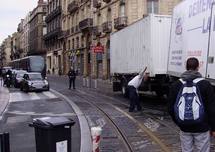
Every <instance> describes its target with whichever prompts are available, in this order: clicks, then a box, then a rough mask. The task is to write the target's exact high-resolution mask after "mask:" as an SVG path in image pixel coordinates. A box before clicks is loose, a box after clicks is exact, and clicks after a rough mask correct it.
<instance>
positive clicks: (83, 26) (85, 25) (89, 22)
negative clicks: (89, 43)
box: [79, 18, 93, 31]
mask: <svg viewBox="0 0 215 152" xmlns="http://www.w3.org/2000/svg"><path fill="white" fill-rule="evenodd" d="M92 26H93V19H92V18H86V19H84V20H82V21H80V22H79V28H80V30H81V31H86V30H90V29H91V28H92Z"/></svg>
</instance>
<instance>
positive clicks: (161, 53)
mask: <svg viewBox="0 0 215 152" xmlns="http://www.w3.org/2000/svg"><path fill="white" fill-rule="evenodd" d="M151 22H152V23H151V25H152V26H151V35H152V36H151V43H152V44H151V48H152V50H153V51H152V57H153V59H152V61H153V62H151V64H152V66H153V69H154V72H156V73H154V74H166V72H167V60H168V50H169V40H170V26H171V19H170V17H169V16H166V17H164V16H157V17H153V18H152V20H151ZM154 74H153V75H154Z"/></svg>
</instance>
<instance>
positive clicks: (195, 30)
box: [167, 0, 215, 82]
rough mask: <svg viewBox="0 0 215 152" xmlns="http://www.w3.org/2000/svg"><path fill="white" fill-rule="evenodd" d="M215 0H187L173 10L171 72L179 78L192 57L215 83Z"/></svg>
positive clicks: (203, 73)
mask: <svg viewBox="0 0 215 152" xmlns="http://www.w3.org/2000/svg"><path fill="white" fill-rule="evenodd" d="M214 42H215V0H185V1H183V2H181V3H180V4H178V5H177V6H176V7H175V8H174V11H173V16H172V28H171V39H170V47H169V55H168V66H167V68H168V69H167V72H168V74H169V75H170V76H174V77H179V76H180V75H181V74H182V73H183V72H184V71H185V62H186V59H187V58H189V57H196V58H198V59H199V61H200V73H201V74H202V75H203V76H204V77H205V78H207V79H209V80H211V81H212V82H213V81H214V80H215V70H214V69H215V62H214V57H215V43H214Z"/></svg>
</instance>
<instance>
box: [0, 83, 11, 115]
mask: <svg viewBox="0 0 215 152" xmlns="http://www.w3.org/2000/svg"><path fill="white" fill-rule="evenodd" d="M9 99H10V95H9V90H8V89H7V88H4V87H0V117H2V115H3V113H4V111H5V109H6V108H7V105H8V104H9Z"/></svg>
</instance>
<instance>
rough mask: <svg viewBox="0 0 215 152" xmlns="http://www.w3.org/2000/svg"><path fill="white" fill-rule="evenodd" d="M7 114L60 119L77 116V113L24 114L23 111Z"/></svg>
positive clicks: (8, 112)
mask: <svg viewBox="0 0 215 152" xmlns="http://www.w3.org/2000/svg"><path fill="white" fill-rule="evenodd" d="M6 113H7V114H15V115H30V116H58V117H60V116H61V117H72V116H77V115H76V114H75V113H51V112H44V113H36V112H22V111H7V112H6Z"/></svg>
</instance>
